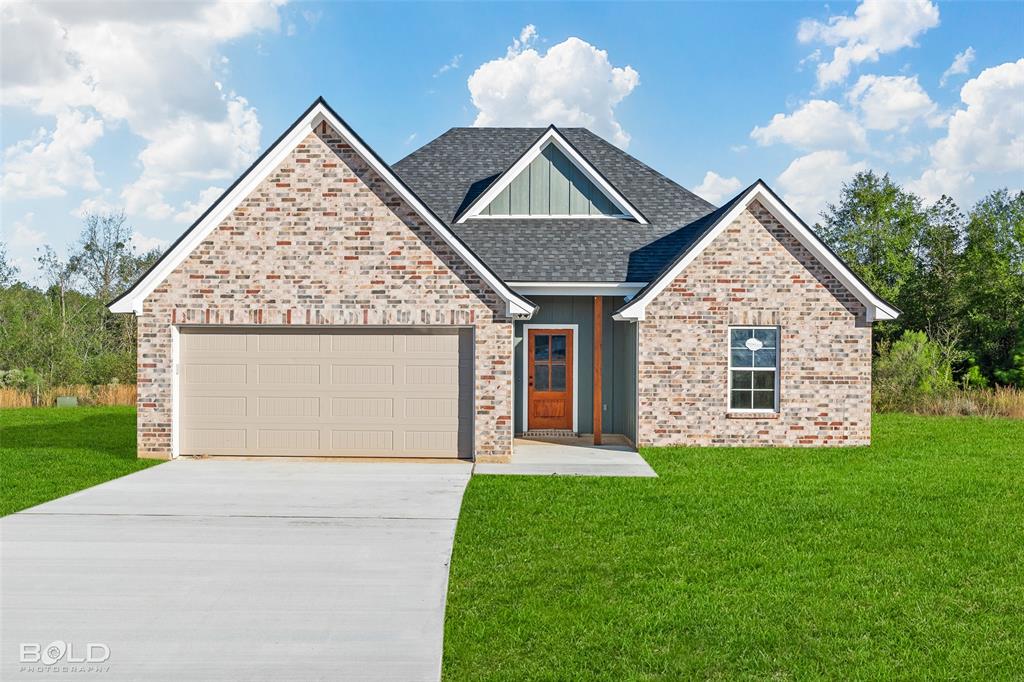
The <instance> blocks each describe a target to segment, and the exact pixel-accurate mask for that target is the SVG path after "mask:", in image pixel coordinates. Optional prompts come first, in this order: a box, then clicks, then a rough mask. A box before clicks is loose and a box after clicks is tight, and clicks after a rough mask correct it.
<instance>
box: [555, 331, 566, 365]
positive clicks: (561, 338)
mask: <svg viewBox="0 0 1024 682" xmlns="http://www.w3.org/2000/svg"><path fill="white" fill-rule="evenodd" d="M565 341H566V339H565V334H555V335H553V336H552V337H551V359H552V360H563V361H564V360H565Z"/></svg>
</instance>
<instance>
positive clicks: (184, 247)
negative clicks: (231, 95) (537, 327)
mask: <svg viewBox="0 0 1024 682" xmlns="http://www.w3.org/2000/svg"><path fill="white" fill-rule="evenodd" d="M324 122H325V123H326V124H327V125H328V126H330V127H331V128H333V129H334V130H336V131H337V132H338V133H339V134H340V135H341V136H342V137H343V138H344V139H345V141H346V142H347V143H348V144H349V146H351V147H352V148H353V149H354V150H355V151H356V153H357V154H359V155H360V156H361V157H362V158H363V159H364V160H365V161H366V162H367V163H368V164H369V165H370V167H371V168H373V169H374V171H376V172H377V173H378V174H379V175H380V176H381V177H383V178H384V180H385V181H386V182H387V183H388V184H389V185H391V187H392V188H393V189H394V190H395V191H396V192H398V194H399V195H400V196H401V197H402V199H404V200H405V201H406V202H408V203H409V205H411V206H412V208H413V210H415V211H416V212H417V213H418V214H419V215H420V216H421V217H422V218H423V219H424V220H425V221H426V222H427V224H428V225H430V227H431V228H432V229H433V230H434V231H435V232H436V233H437V234H438V236H440V237H441V239H442V240H443V241H444V242H445V243H446V244H447V245H448V246H449V247H451V248H452V249H453V250H454V251H455V252H456V253H458V254H459V256H460V257H462V258H463V259H464V260H465V261H466V262H467V263H468V264H469V266H470V267H471V268H472V269H473V271H474V272H476V273H477V275H479V276H480V278H481V279H483V280H484V282H486V283H487V284H488V285H489V286H490V287H491V288H492V289H493V290H494V291H495V292H496V293H497V294H498V295H499V296H501V298H502V299H503V300H504V301H505V302H506V305H507V314H509V315H526V316H529V315H532V314H533V312H534V311H535V310H536V306H534V305H533V304H532V303H530V302H529V301H527V300H526V299H524V298H522V297H520V296H518V295H517V294H516V293H515V292H513V291H512V290H511V289H510V288H509V287H508V285H506V284H505V283H504V282H503V281H502V280H501V279H500V278H499V277H498V276H497V275H496V274H494V273H493V272H492V271H491V270H490V268H488V267H487V266H486V265H485V264H484V263H483V262H482V261H481V260H480V259H479V258H478V257H477V256H476V254H474V253H473V252H472V251H471V250H470V249H469V247H467V246H466V245H465V244H464V243H463V242H462V241H461V240H459V238H458V237H456V236H455V234H454V233H452V231H451V230H450V229H449V228H448V227H447V226H446V225H445V224H444V223H442V222H441V220H440V219H438V217H437V216H436V215H435V214H434V212H433V211H431V210H430V209H429V208H427V206H426V205H425V204H424V203H423V202H422V201H421V200H420V198H419V197H417V196H416V195H415V194H414V193H413V192H412V190H410V189H409V187H408V186H407V185H406V184H405V183H404V182H402V181H401V180H400V179H399V178H398V177H397V176H396V175H395V174H394V172H393V171H392V170H391V167H390V166H388V165H387V164H386V163H384V162H383V161H382V160H381V159H380V157H378V156H377V154H376V153H375V152H373V151H372V150H371V149H370V148H369V147H367V145H366V143H364V142H363V141H362V140H361V139H360V138H359V136H358V135H356V134H355V133H354V132H353V131H352V129H351V128H349V127H348V126H347V125H346V124H345V123H344V121H342V120H341V119H340V118H338V116H337V115H336V114H335V113H334V112H333V111H332V110H331V108H330V106H328V105H327V103H326V102H325V101H324V100H323V99H322V98H321V99H318V100H317V101H316V102H315V103H314V104H313V105H312V106H311V107H310V108H309V109H308V110H307V112H306V113H305V115H303V116H302V118H300V119H299V120H298V121H296V122H295V124H294V125H293V126H292V128H291V129H289V131H288V132H287V133H285V135H283V136H282V137H281V138H280V139H279V140H278V141H277V142H276V143H275V144H274V146H273V147H271V148H270V149H269V150H268V151H267V152H266V153H265V155H264V156H263V157H262V158H261V159H260V160H259V161H257V163H256V164H255V165H254V166H252V167H251V168H250V169H249V170H248V171H246V172H245V174H243V175H242V177H241V178H239V180H238V181H237V183H236V184H235V185H234V186H232V187H231V189H229V190H228V191H227V192H226V193H225V194H223V195H222V196H221V197H220V199H218V200H217V202H216V203H215V204H214V205H213V206H212V207H211V208H210V210H209V211H208V212H207V213H206V214H205V215H204V216H203V217H202V218H200V219H199V221H197V222H196V223H195V224H194V225H193V226H192V227H191V228H189V230H188V231H187V232H186V233H185V234H184V235H183V236H182V237H181V238H180V239H179V241H178V242H176V243H175V244H174V246H172V247H171V250H170V251H169V252H168V253H166V254H165V255H164V256H163V257H162V258H161V260H160V261H158V262H157V264H156V265H155V266H154V267H153V268H152V269H151V270H150V271H149V272H148V273H146V275H145V276H143V278H142V279H140V280H139V281H138V282H136V283H135V284H134V285H133V286H132V288H131V289H129V290H128V291H127V292H125V293H124V294H122V295H121V297H120V298H118V299H116V300H115V301H113V302H112V303H111V304H110V306H109V308H110V311H111V312H113V313H132V312H134V313H136V314H140V313H141V312H142V304H143V301H145V300H146V297H147V296H149V295H150V294H151V293H153V290H154V289H156V288H157V287H158V286H159V285H160V283H161V282H163V281H164V279H166V278H167V276H168V275H170V274H171V273H172V272H174V270H175V269H176V268H177V267H178V266H179V265H180V264H181V263H182V262H183V261H184V260H185V259H186V258H187V257H188V255H189V254H190V253H192V251H193V250H195V248H196V247H197V246H199V244H201V243H202V242H203V240H205V239H206V238H207V236H209V234H210V233H211V232H212V231H213V230H214V229H216V227H217V226H218V225H220V223H221V222H222V221H223V220H224V219H225V218H227V217H228V216H229V215H231V213H232V212H233V211H234V210H235V208H237V207H238V205H239V204H240V203H242V201H244V200H245V198H246V197H247V196H249V194H250V193H251V192H252V191H253V190H254V189H256V187H257V186H258V185H259V184H260V183H261V182H263V180H265V179H266V178H267V176H269V175H270V174H271V173H272V172H273V171H274V170H275V169H276V168H277V167H278V166H279V165H280V164H281V162H282V161H284V159H285V158H286V157H287V156H288V155H289V154H291V152H292V151H293V150H294V149H295V147H297V146H298V144H299V143H300V142H302V141H303V140H304V139H306V137H307V136H308V135H309V134H310V133H312V132H313V131H314V130H315V129H316V127H317V126H318V125H320V124H321V123H324Z"/></svg>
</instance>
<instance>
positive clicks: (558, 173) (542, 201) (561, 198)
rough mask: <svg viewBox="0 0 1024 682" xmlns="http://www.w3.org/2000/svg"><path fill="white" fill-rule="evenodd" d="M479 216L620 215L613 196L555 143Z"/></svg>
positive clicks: (531, 163)
mask: <svg viewBox="0 0 1024 682" xmlns="http://www.w3.org/2000/svg"><path fill="white" fill-rule="evenodd" d="M480 215H494V216H497V215H500V216H509V215H513V216H524V215H538V216H552V215H557V216H565V215H573V216H579V215H603V216H621V215H622V213H621V211H619V210H618V208H617V207H616V206H615V204H613V203H612V201H611V199H609V198H608V196H607V195H606V194H605V193H604V192H602V191H601V190H600V188H598V187H597V185H595V184H594V183H593V182H591V181H590V179H589V178H588V177H587V176H586V175H585V174H584V173H583V171H581V170H580V169H579V168H577V167H576V165H575V164H573V162H572V161H570V160H569V159H568V157H566V155H565V154H563V153H562V152H561V151H560V150H559V149H558V148H557V147H556V146H555V145H553V144H549V145H548V146H546V147H545V148H544V149H543V150H542V151H541V153H540V155H539V156H537V158H535V159H534V160H533V161H531V162H530V165H528V166H527V167H526V168H525V169H524V170H523V171H522V172H520V173H519V175H517V176H516V177H515V178H513V179H512V182H511V183H510V184H508V185H507V186H506V187H505V188H504V189H503V190H501V192H500V193H499V194H498V196H496V197H495V198H494V200H493V201H491V203H490V204H488V205H487V206H486V207H484V209H483V210H482V211H480Z"/></svg>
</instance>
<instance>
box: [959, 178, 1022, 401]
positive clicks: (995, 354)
mask: <svg viewBox="0 0 1024 682" xmlns="http://www.w3.org/2000/svg"><path fill="white" fill-rule="evenodd" d="M961 268H962V272H963V274H962V277H961V286H962V291H963V295H964V297H965V300H964V305H963V312H962V317H963V321H964V326H965V343H966V347H967V349H968V350H969V352H970V353H971V355H972V357H973V360H974V361H975V362H976V363H977V365H978V366H980V367H981V370H982V372H983V373H984V374H985V375H986V376H989V377H994V378H995V379H996V380H997V381H1000V382H1002V383H1011V382H1012V383H1018V382H1020V377H1021V373H1020V372H1015V371H1014V370H1015V369H1017V368H1016V361H1015V359H1014V356H1015V355H1018V354H1019V353H1020V351H1021V350H1024V348H1022V346H1024V192H1018V193H1017V194H1011V193H1010V192H1008V191H1007V190H1005V189H1001V190H997V191H995V192H992V193H991V194H989V195H988V196H986V197H985V198H983V199H982V200H981V201H979V202H978V203H977V204H976V205H975V206H974V208H973V209H972V210H971V212H970V215H969V217H968V220H967V235H966V245H965V247H964V253H963V259H962V264H961ZM1021 385H1024V383H1021Z"/></svg>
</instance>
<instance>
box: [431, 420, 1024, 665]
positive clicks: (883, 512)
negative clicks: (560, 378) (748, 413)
mask: <svg viewBox="0 0 1024 682" xmlns="http://www.w3.org/2000/svg"><path fill="white" fill-rule="evenodd" d="M643 455H644V456H645V457H646V458H647V459H648V461H650V462H651V464H652V465H653V466H654V468H655V469H656V470H657V472H658V475H659V476H660V478H658V479H646V480H644V479H585V478H552V477H544V478H540V477H505V476H477V477H474V478H473V480H472V481H471V482H470V484H469V488H468V490H467V492H466V497H465V500H464V502H463V506H462V514H461V517H460V520H459V524H458V530H457V533H456V542H455V553H454V557H453V561H452V572H451V582H450V587H449V594H448V612H447V618H446V626H445V651H444V674H445V678H446V679H450V680H477V679H503V680H523V679H552V680H553V679H558V680H562V679H594V678H598V679H607V680H634V679H659V680H660V679H664V680H677V679H695V678H696V679H721V680H733V679H769V678H770V679H781V680H789V679H809V678H830V679H854V680H858V679H872V680H874V679H892V678H901V679H936V678H942V679H950V678H973V679H986V680H994V679H1012V678H1016V679H1021V678H1022V677H1024V422H1021V421H1016V422H1014V421H1004V420H983V419H966V418H965V419H961V418H935V417H914V416H907V415H882V416H877V417H876V418H875V429H874V444H873V445H872V447H870V448H855V449H831V450H828V449H704V448H673V449H650V450H645V451H644V452H643Z"/></svg>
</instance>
